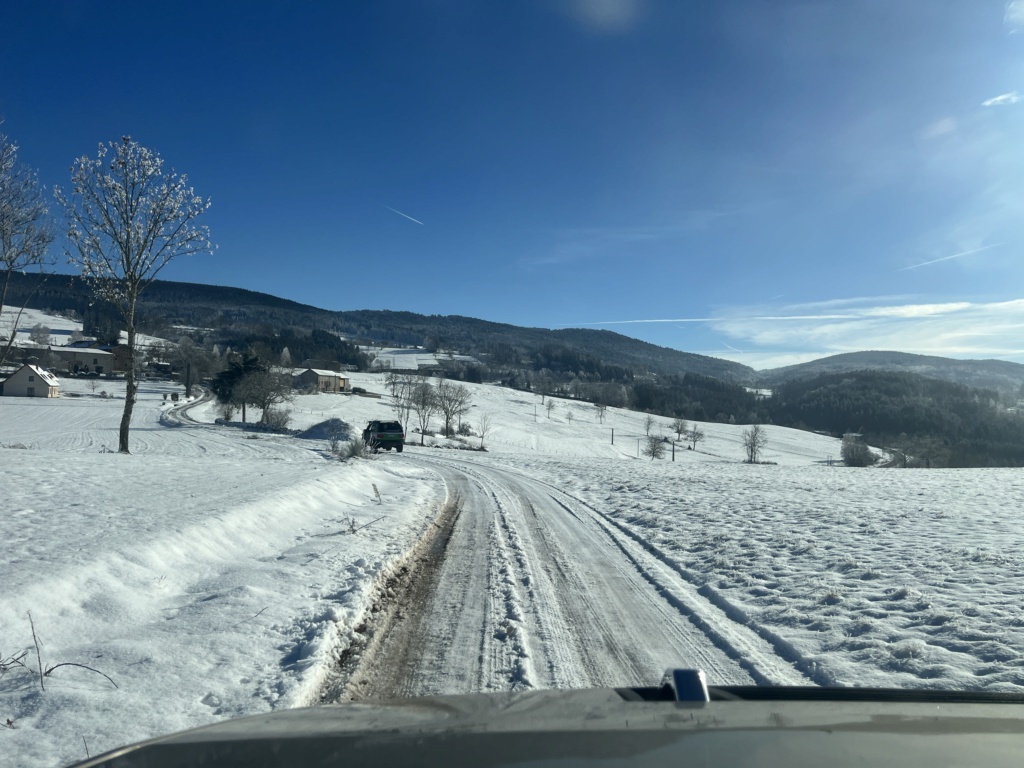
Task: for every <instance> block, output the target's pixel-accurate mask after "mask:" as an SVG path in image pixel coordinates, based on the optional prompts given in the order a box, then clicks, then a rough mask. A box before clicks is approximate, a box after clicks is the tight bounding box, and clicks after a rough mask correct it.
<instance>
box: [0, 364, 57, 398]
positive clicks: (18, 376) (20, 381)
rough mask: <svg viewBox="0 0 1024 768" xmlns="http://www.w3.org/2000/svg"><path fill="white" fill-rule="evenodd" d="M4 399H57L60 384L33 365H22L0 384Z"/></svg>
mask: <svg viewBox="0 0 1024 768" xmlns="http://www.w3.org/2000/svg"><path fill="white" fill-rule="evenodd" d="M0 387H2V389H0V394H2V395H3V396H4V397H57V396H58V395H60V382H59V381H57V377H56V376H54V375H53V374H52V373H49V372H47V371H44V370H43V369H42V368H39V367H38V366H35V365H23V366H21V368H19V369H18V370H16V371H15V372H14V373H12V374H11V375H10V376H8V377H7V378H6V379H5V380H4V382H3V384H0Z"/></svg>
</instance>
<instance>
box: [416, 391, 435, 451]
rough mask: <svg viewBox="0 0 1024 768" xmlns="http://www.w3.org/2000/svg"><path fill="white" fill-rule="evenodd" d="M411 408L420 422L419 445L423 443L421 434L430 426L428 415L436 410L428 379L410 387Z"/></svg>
mask: <svg viewBox="0 0 1024 768" xmlns="http://www.w3.org/2000/svg"><path fill="white" fill-rule="evenodd" d="M411 400H412V409H413V410H414V411H416V418H417V419H418V420H419V422H420V445H423V434H424V433H425V432H426V431H427V428H428V427H429V426H430V417H431V416H433V415H434V413H435V411H437V398H436V397H435V395H434V388H433V387H432V386H430V382H429V381H421V382H419V383H417V384H416V385H415V386H414V387H413V389H412V397H411Z"/></svg>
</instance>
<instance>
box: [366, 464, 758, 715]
mask: <svg viewBox="0 0 1024 768" xmlns="http://www.w3.org/2000/svg"><path fill="white" fill-rule="evenodd" d="M412 460H413V461H417V462H422V463H424V464H426V465H428V466H431V467H432V468H434V469H436V470H437V471H438V472H439V473H440V474H441V475H442V476H443V477H444V478H445V480H446V482H447V483H448V484H449V486H450V487H452V488H455V489H458V492H460V493H462V494H463V495H464V502H465V505H464V510H463V513H462V515H461V516H460V518H459V521H458V524H457V526H456V529H455V531H454V532H453V534H452V538H451V542H450V545H449V547H448V550H447V552H446V557H445V561H444V563H443V564H442V566H441V567H440V569H439V570H438V573H437V578H436V583H434V584H432V585H431V586H430V589H429V593H430V597H429V598H428V599H426V600H424V601H423V602H424V605H422V606H420V610H419V611H418V613H417V615H416V616H408V617H406V619H405V620H404V622H402V624H403V626H397V627H396V628H395V630H394V631H393V632H392V633H391V635H390V636H389V638H388V639H387V640H386V641H385V642H384V643H383V644H382V647H381V651H380V653H378V654H376V656H375V659H374V660H373V662H372V663H370V664H368V665H365V666H361V667H360V669H359V670H358V674H359V675H360V676H361V677H362V678H363V679H366V680H369V681H370V683H369V684H368V685H367V686H364V688H365V690H366V692H367V694H368V695H372V696H394V695H400V696H404V695H421V694H438V693H465V692H472V691H486V690H502V689H510V688H516V687H586V686H594V685H599V686H609V685H638V684H645V685H646V684H654V683H656V682H657V680H658V679H660V676H661V673H662V672H663V671H664V669H665V668H666V667H670V666H698V667H702V668H704V669H705V670H707V671H708V673H709V677H710V679H711V680H712V681H714V682H719V683H749V682H751V681H752V680H755V679H766V678H767V676H764V677H761V676H759V675H757V674H753V675H752V674H751V673H750V672H749V671H748V670H746V669H744V667H743V665H742V664H741V663H740V662H739V661H738V659H737V658H736V657H735V656H733V657H731V656H730V653H729V652H727V649H723V648H722V647H720V644H719V643H716V642H715V641H714V638H713V637H709V633H707V632H705V631H703V630H702V629H701V628H700V627H699V626H698V625H697V624H695V623H694V622H693V621H692V620H691V619H690V618H688V616H687V612H686V611H684V610H681V609H680V605H681V603H680V601H679V600H678V598H677V596H676V595H675V593H674V592H673V591H672V590H671V589H660V590H659V589H658V584H663V580H661V579H660V578H659V576H660V574H657V575H654V576H652V575H651V573H650V569H649V568H647V564H646V563H638V561H637V558H636V557H635V556H634V557H631V556H630V555H632V554H633V553H632V552H631V551H629V550H628V549H627V550H624V549H623V548H622V547H621V545H620V544H619V542H617V541H616V540H615V536H614V535H612V534H611V533H610V532H609V531H608V530H607V529H606V528H605V527H603V526H602V525H601V524H600V522H599V521H597V520H595V519H593V517H592V515H590V514H589V513H587V512H586V511H584V510H583V509H581V508H578V507H576V506H575V504H574V503H573V502H572V500H571V497H568V498H569V501H568V502H566V500H565V499H564V498H563V495H559V492H557V491H555V490H553V489H552V488H551V487H549V486H547V485H545V484H543V483H540V482H538V481H536V480H533V479H532V478H528V477H525V476H522V475H519V474H517V473H510V472H507V471H504V470H499V469H496V468H493V467H488V466H486V465H481V464H479V463H476V462H471V461H459V460H453V459H447V458H440V457H433V456H430V457H427V456H420V457H415V458H412ZM698 599H700V598H698ZM702 602H703V601H702ZM726 623H729V622H728V621H726ZM510 630H511V631H510ZM733 652H734V653H735V649H733ZM736 655H740V654H736ZM389 658H391V659H397V658H400V659H402V660H403V663H406V664H407V671H406V672H404V673H403V675H404V676H403V677H402V679H401V680H396V679H395V675H394V674H393V673H392V672H390V671H389V668H388V665H389V661H388V660H389Z"/></svg>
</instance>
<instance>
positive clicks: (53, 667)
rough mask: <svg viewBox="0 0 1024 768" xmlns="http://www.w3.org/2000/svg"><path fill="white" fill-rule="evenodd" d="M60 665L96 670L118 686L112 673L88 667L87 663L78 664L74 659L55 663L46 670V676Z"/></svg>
mask: <svg viewBox="0 0 1024 768" xmlns="http://www.w3.org/2000/svg"><path fill="white" fill-rule="evenodd" d="M60 667H81V668H82V669H88V670H89V671H90V672H95V673H96V674H97V675H103V676H104V677H105V678H107V680H110V684H111V685H112V686H114V687H115V688H117V683H115V682H114V681H113V679H112V678H111V677H110V675H108V674H105V673H103V672H100V671H99V670H98V669H93V668H92V667H87V666H86V665H85V664H78V663H76V662H74V661H62V662H61V663H60V664H54V665H53V666H52V667H50V668H49V669H47V670H46V672H45V674H44V677H49V676H50V673H51V672H53V670H55V669H58V668H60Z"/></svg>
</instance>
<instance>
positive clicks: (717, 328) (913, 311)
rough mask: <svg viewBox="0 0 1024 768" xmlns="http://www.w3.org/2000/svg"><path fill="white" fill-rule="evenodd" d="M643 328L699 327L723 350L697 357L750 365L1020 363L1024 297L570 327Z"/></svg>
mask: <svg viewBox="0 0 1024 768" xmlns="http://www.w3.org/2000/svg"><path fill="white" fill-rule="evenodd" d="M643 323H670V324H679V323H689V324H693V323H696V324H702V325H704V326H705V327H706V328H707V329H708V330H709V331H712V332H714V333H717V334H718V335H719V338H720V339H721V344H722V345H723V347H725V348H724V349H723V348H722V347H719V348H717V349H711V350H704V351H701V352H700V354H706V355H710V356H712V357H719V358H724V359H726V360H734V361H736V362H738V363H743V364H744V365H749V366H751V367H753V368H776V367H779V366H782V365H792V364H794V363H798V362H806V361H808V360H815V359H817V358H821V357H827V356H829V355H836V354H840V353H843V352H861V351H866V350H892V351H896V352H910V353H914V354H919V355H936V356H938V357H954V358H972V359H984V358H1002V359H1009V360H1013V361H1016V362H1021V363H1024V298H1022V299H1013V300H1010V301H1001V302H969V301H955V302H922V301H914V300H912V299H911V298H909V297H906V296H878V297H855V298H848V299H829V300H826V301H816V302H807V303H803V304H790V305H787V306H783V307H767V306H763V305H762V306H745V307H731V308H728V309H725V310H722V311H721V312H719V313H718V314H717V315H715V316H713V317H675V318H643V319H631V320H617V321H606V322H601V323H576V324H575V325H574V326H573V327H581V326H587V325H590V326H630V325H637V324H643ZM626 333H629V331H626ZM741 349H742V350H743V351H742V352H740V351H739V350H741ZM688 351H696V350H688Z"/></svg>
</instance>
